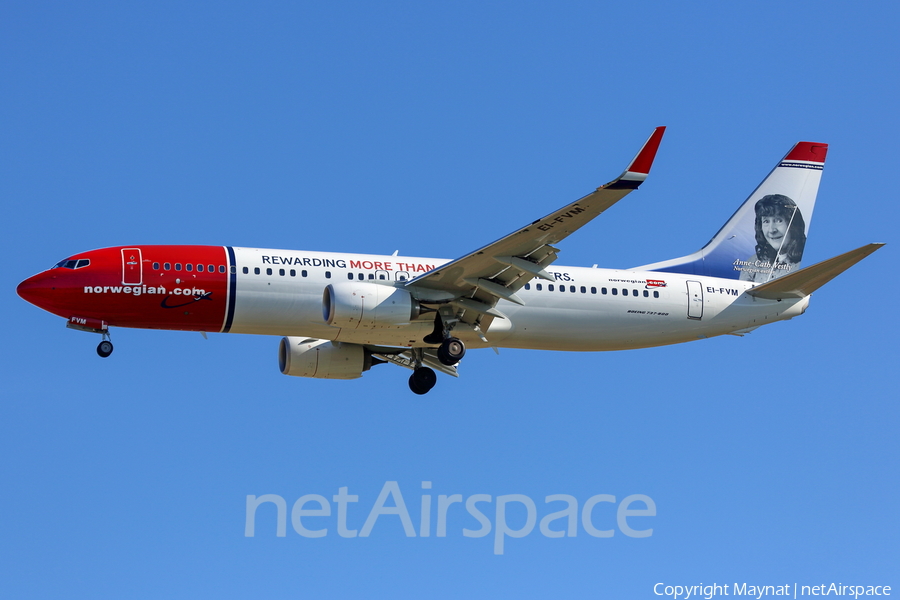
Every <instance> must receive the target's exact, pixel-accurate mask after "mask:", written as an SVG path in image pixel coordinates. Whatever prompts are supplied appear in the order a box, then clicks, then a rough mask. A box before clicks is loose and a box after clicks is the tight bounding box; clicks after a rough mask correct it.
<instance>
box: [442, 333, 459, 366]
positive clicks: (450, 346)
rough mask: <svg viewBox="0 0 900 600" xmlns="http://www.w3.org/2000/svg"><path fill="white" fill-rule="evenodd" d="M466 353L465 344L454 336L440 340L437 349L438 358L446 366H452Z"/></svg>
mask: <svg viewBox="0 0 900 600" xmlns="http://www.w3.org/2000/svg"><path fill="white" fill-rule="evenodd" d="M465 355H466V345H465V344H463V343H462V340H460V339H458V338H455V337H448V338H447V339H445V340H444V341H443V342H441V345H440V347H438V350H437V356H438V360H439V361H441V362H442V363H443V364H445V365H447V366H448V367H452V366H453V365H455V364H456V363H458V362H459V361H461V360H462V358H463V356H465Z"/></svg>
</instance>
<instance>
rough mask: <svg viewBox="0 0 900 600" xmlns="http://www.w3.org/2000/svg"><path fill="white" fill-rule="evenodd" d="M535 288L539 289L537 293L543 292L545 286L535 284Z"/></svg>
mask: <svg viewBox="0 0 900 600" xmlns="http://www.w3.org/2000/svg"><path fill="white" fill-rule="evenodd" d="M534 287H536V288H537V291H541V289H542V288H543V287H544V286H542V285H541V284H540V283H536V284H534Z"/></svg>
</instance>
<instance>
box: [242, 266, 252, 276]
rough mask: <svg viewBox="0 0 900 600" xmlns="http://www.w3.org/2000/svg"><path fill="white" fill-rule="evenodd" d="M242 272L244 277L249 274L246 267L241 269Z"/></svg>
mask: <svg viewBox="0 0 900 600" xmlns="http://www.w3.org/2000/svg"><path fill="white" fill-rule="evenodd" d="M242 271H243V272H244V275H246V274H247V273H249V272H250V269H248V268H247V267H244V268H243V269H242Z"/></svg>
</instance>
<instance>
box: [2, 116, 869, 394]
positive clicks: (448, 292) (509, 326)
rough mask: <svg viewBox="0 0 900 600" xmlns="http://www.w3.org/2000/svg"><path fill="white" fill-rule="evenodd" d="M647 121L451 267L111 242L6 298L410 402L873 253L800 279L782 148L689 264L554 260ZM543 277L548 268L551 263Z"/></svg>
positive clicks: (733, 330)
mask: <svg viewBox="0 0 900 600" xmlns="http://www.w3.org/2000/svg"><path fill="white" fill-rule="evenodd" d="M664 132H665V127H658V128H656V129H655V130H654V131H653V133H652V135H651V136H650V138H649V139H648V140H647V142H646V143H645V144H644V145H643V146H642V147H641V149H640V151H639V152H638V153H637V155H636V156H635V158H634V159H633V160H632V161H631V162H630V163H629V165H628V167H627V168H626V169H625V171H624V172H623V173H622V174H621V175H620V176H619V177H617V178H616V179H614V180H613V181H611V182H609V183H607V184H605V185H603V186H601V187H599V188H597V189H596V190H595V191H593V192H591V193H590V194H588V195H586V196H584V197H583V198H581V199H579V200H577V201H575V202H573V203H571V204H568V205H566V206H564V207H562V208H561V209H559V210H556V211H554V212H552V213H550V214H548V215H547V216H545V217H543V218H540V219H536V220H534V221H532V222H531V223H529V224H527V225H525V226H524V227H522V228H520V229H518V230H517V231H514V232H513V233H511V234H509V235H507V236H505V237H503V238H500V239H499V240H497V241H495V242H493V243H490V244H488V245H486V246H484V247H482V248H479V249H477V250H475V251H474V252H470V253H469V254H466V255H464V256H462V257H460V258H457V259H455V260H447V259H437V258H422V257H410V256H398V255H397V253H396V252H395V253H394V254H393V255H391V256H379V255H367V254H348V253H332V252H311V251H310V252H307V251H296V250H271V249H262V248H239V247H233V246H189V245H168V246H160V245H157V246H148V245H134V246H117V247H111V248H102V249H98V250H91V251H88V252H81V253H78V254H74V255H72V256H70V257H68V258H66V259H64V260H61V261H59V262H58V263H56V265H54V266H53V267H52V268H50V269H48V270H46V271H43V272H42V273H38V274H37V275H34V276H33V277H30V278H28V279H26V280H25V281H23V282H22V283H20V284H19V286H18V288H17V292H18V294H19V296H21V297H22V298H23V299H25V300H27V301H28V302H30V303H32V304H34V305H36V306H38V307H40V308H42V309H44V310H46V311H48V312H50V313H53V314H55V315H58V316H60V317H63V318H64V319H66V321H67V326H68V327H70V328H72V329H76V330H80V331H87V332H92V333H98V334H100V335H101V336H102V337H101V342H100V344H99V346H98V347H97V353H98V354H99V355H100V356H101V357H108V356H109V355H110V354H111V353H112V351H113V346H112V343H111V341H110V328H111V327H136V328H143V329H169V330H183V331H199V332H201V333H202V334H203V335H204V336H206V333H207V332H221V333H247V334H258V335H276V336H282V339H281V341H280V344H279V350H278V364H279V368H280V370H281V372H282V373H283V374H285V375H292V376H298V377H315V378H326V379H355V378H358V377H361V376H362V374H363V373H364V372H365V371H367V370H369V369H370V368H371V367H373V366H375V365H378V364H384V363H393V364H395V365H399V366H401V367H406V368H407V369H411V370H412V374H411V375H410V377H409V388H410V390H412V391H413V392H414V393H416V394H425V393H427V392H428V391H430V390H431V389H432V388H433V387H434V386H435V384H436V382H437V375H436V372H435V371H439V372H441V373H444V374H447V375H451V376H454V377H456V376H458V369H459V364H460V361H461V360H462V359H463V356H465V354H466V350H467V348H488V347H491V348H493V349H494V350H495V351H497V349H498V348H526V349H537V350H566V351H610V350H626V349H635V348H647V347H653V346H662V345H668V344H677V343H681V342H687V341H692V340H697V339H701V338H709V337H713V336H719V335H726V334H733V335H737V336H741V335H744V334H745V333H748V332H750V331H752V330H754V329H756V328H757V327H760V326H761V325H765V324H767V323H773V322H775V321H782V320H787V319H791V318H793V317H795V316H798V315H801V314H803V312H804V311H805V310H806V308H807V306H808V305H809V299H810V295H811V294H812V293H813V292H814V291H816V290H817V289H819V288H820V287H821V286H823V285H824V284H826V283H827V282H829V281H830V280H831V279H833V278H834V277H836V276H837V275H839V274H840V273H842V272H843V271H845V270H846V269H848V268H850V267H851V266H853V265H854V264H856V263H857V262H859V261H861V260H862V259H863V258H865V257H866V256H868V255H870V254H872V253H873V252H875V251H876V250H878V249H879V248H880V247H881V246H883V245H884V244H877V243H874V244H868V245H865V246H862V247H860V248H857V249H855V250H851V251H850V252H846V253H844V254H841V255H839V256H836V257H834V258H831V259H828V260H826V261H823V262H820V263H818V264H815V265H812V266H807V267H801V260H802V258H803V250H804V247H805V243H806V239H807V235H808V231H809V223H810V220H811V217H812V212H813V207H814V205H815V200H816V195H817V192H818V187H819V181H820V178H821V175H822V169H823V166H824V164H825V156H826V153H827V151H828V145H827V144H821V143H814V142H799V143H797V144H796V145H794V146H793V147H792V148H791V150H790V151H789V152H788V153H787V154H786V155H785V157H784V158H783V159H782V160H780V161H779V162H778V164H777V165H776V166H775V168H774V169H773V170H772V171H771V172H770V173H769V175H768V176H767V177H766V178H765V179H764V180H763V182H762V183H761V184H760V185H759V186H758V187H757V188H756V190H755V191H754V192H753V193H752V194H750V196H749V198H747V200H746V201H744V202H743V204H741V205H740V207H739V208H738V209H737V211H736V212H735V213H734V215H732V217H731V218H730V219H728V221H726V223H725V224H724V225H723V226H722V228H721V229H720V230H719V231H718V233H716V234H715V235H714V236H713V238H712V239H711V240H710V241H709V243H707V244H706V245H705V246H704V247H703V248H701V249H700V250H698V251H697V252H695V253H693V254H690V255H687V256H683V257H680V258H675V259H671V260H666V261H662V262H657V263H653V264H649V265H643V266H639V267H634V268H632V269H624V270H618V269H601V268H596V265H594V267H591V268H584V267H563V266H555V265H554V263H555V262H556V259H557V256H558V255H559V252H560V250H559V248H557V246H556V245H557V244H559V243H560V242H561V241H562V240H564V239H565V238H566V237H568V236H569V235H570V234H572V233H574V232H575V231H576V230H578V229H579V228H581V227H583V226H584V225H586V224H587V223H588V222H589V221H591V220H592V219H594V218H595V217H596V216H598V215H600V214H601V213H603V212H604V211H605V210H607V209H608V208H609V207H611V206H612V205H613V204H615V203H616V202H618V201H619V200H621V199H622V198H624V197H625V196H626V195H628V194H629V193H630V192H632V191H634V190H636V189H638V188H639V187H640V185H641V184H642V183H643V182H644V181H645V180H646V178H647V175H648V174H649V173H650V167H651V165H652V164H653V161H654V158H655V157H656V153H657V150H658V148H659V145H660V142H661V140H662V137H663V134H664ZM552 265H553V266H552Z"/></svg>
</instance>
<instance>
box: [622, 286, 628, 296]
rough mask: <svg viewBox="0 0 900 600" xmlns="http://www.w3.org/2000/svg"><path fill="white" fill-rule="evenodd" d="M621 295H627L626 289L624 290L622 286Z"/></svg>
mask: <svg viewBox="0 0 900 600" xmlns="http://www.w3.org/2000/svg"><path fill="white" fill-rule="evenodd" d="M622 295H623V296H627V295H628V290H626V289H625V288H622Z"/></svg>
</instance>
